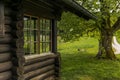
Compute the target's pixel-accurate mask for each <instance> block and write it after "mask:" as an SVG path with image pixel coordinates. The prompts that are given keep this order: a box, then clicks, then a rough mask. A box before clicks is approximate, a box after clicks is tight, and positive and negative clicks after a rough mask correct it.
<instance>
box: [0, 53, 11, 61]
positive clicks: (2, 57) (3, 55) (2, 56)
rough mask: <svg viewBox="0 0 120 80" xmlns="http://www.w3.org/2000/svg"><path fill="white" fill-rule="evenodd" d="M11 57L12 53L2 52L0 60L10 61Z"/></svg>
mask: <svg viewBox="0 0 120 80" xmlns="http://www.w3.org/2000/svg"><path fill="white" fill-rule="evenodd" d="M10 59H11V54H10V53H0V62H4V61H8V60H10Z"/></svg>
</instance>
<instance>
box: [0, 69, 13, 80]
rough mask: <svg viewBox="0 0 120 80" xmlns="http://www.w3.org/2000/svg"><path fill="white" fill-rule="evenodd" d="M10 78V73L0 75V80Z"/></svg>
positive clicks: (9, 79)
mask: <svg viewBox="0 0 120 80" xmlns="http://www.w3.org/2000/svg"><path fill="white" fill-rule="evenodd" d="M11 77H12V73H11V71H6V72H2V73H0V80H11Z"/></svg>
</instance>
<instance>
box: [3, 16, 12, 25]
mask: <svg viewBox="0 0 120 80" xmlns="http://www.w3.org/2000/svg"><path fill="white" fill-rule="evenodd" d="M11 23H12V19H11V18H10V17H8V16H5V25H10V24H11Z"/></svg>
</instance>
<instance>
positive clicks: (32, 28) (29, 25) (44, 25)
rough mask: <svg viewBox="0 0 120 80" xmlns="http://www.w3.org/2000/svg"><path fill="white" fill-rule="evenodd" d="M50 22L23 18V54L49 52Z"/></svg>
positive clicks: (29, 17) (27, 17)
mask: <svg viewBox="0 0 120 80" xmlns="http://www.w3.org/2000/svg"><path fill="white" fill-rule="evenodd" d="M51 43H52V42H51V20H49V19H41V18H37V17H32V16H25V17H24V50H25V54H26V55H27V54H39V53H45V52H50V51H51Z"/></svg>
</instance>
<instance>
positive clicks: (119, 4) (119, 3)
mask: <svg viewBox="0 0 120 80" xmlns="http://www.w3.org/2000/svg"><path fill="white" fill-rule="evenodd" d="M117 2H118V4H117V5H116V7H115V9H113V11H112V13H114V12H115V11H116V10H117V9H118V8H119V6H120V1H119V0H117Z"/></svg>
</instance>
